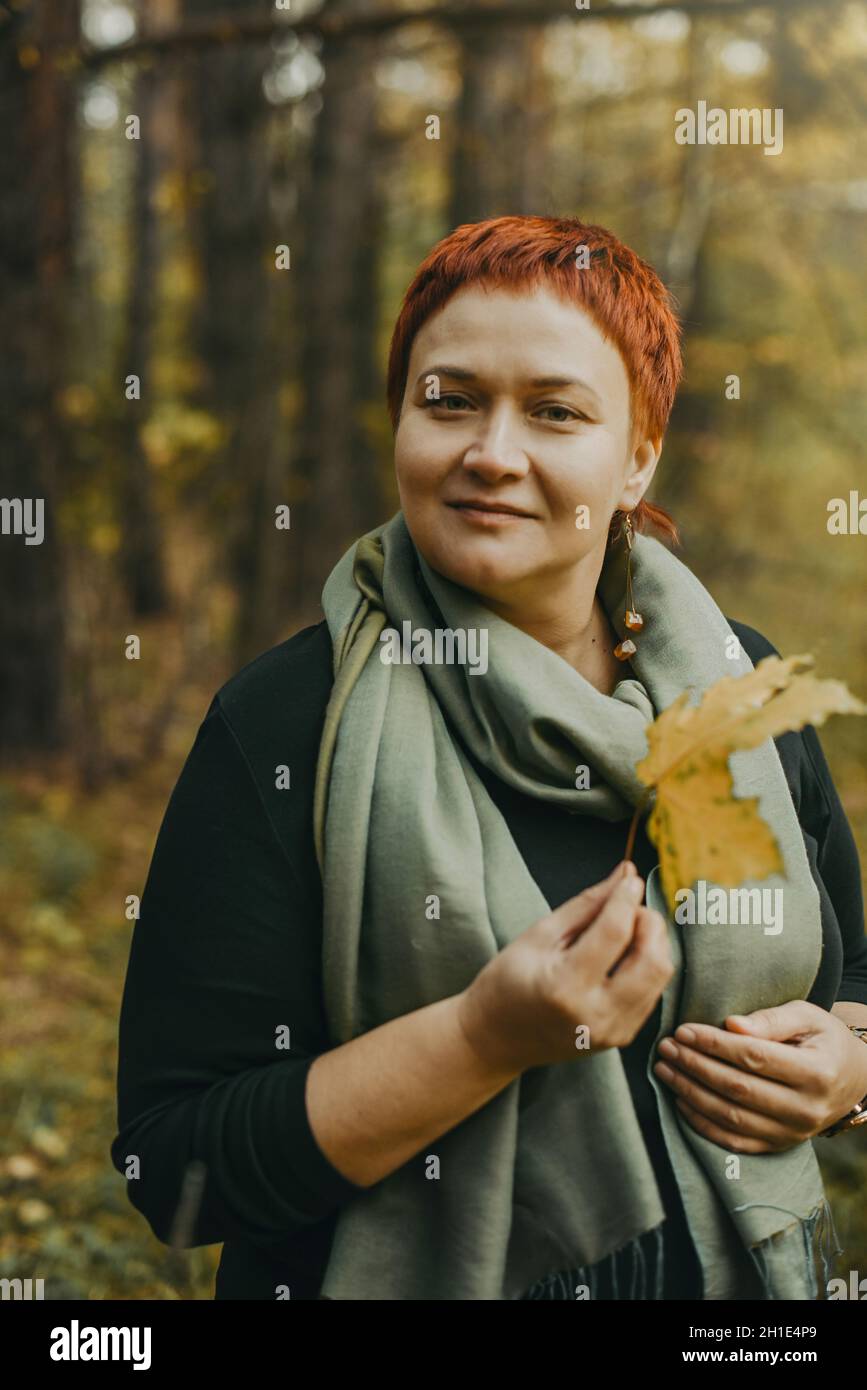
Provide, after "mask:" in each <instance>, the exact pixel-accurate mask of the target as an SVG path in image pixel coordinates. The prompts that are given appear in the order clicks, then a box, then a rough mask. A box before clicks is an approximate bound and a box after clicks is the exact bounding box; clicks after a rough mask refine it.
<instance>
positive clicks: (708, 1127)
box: [653, 999, 867, 1154]
mask: <svg viewBox="0 0 867 1390" xmlns="http://www.w3.org/2000/svg"><path fill="white" fill-rule="evenodd" d="M725 1024H726V1026H725V1028H715V1027H713V1026H712V1025H711V1024H709V1023H684V1024H681V1025H680V1027H679V1028H677V1029H676V1030H675V1033H674V1038H673V1039H671V1038H665V1039H663V1041H662V1042H661V1043H660V1044H659V1056H660V1061H659V1062H658V1063H657V1064H656V1065H655V1066H654V1068H653V1070H654V1073H655V1074H656V1076H657V1077H658V1079H659V1080H660V1081H662V1082H664V1084H665V1085H667V1086H669V1087H671V1089H672V1090H673V1091H674V1092H676V1100H675V1103H676V1105H677V1107H678V1109H679V1110H680V1113H681V1115H683V1117H684V1119H685V1120H687V1121H688V1122H689V1124H690V1125H691V1126H692V1127H693V1129H695V1130H697V1131H698V1133H699V1134H703V1135H704V1136H705V1138H707V1139H710V1140H712V1141H713V1143H715V1144H719V1145H721V1146H722V1147H723V1148H725V1149H730V1150H736V1151H738V1152H740V1153H748V1154H758V1153H772V1152H775V1151H777V1150H780V1149H788V1148H791V1147H792V1146H793V1145H794V1144H800V1143H802V1142H803V1141H804V1140H805V1139H810V1138H812V1137H813V1135H816V1134H818V1133H820V1131H821V1130H823V1129H827V1127H828V1126H829V1125H831V1124H833V1123H834V1122H835V1121H836V1120H839V1119H842V1117H843V1116H844V1115H846V1114H848V1112H849V1111H850V1110H851V1109H852V1107H853V1106H854V1105H856V1104H857V1103H858V1101H860V1100H863V1098H864V1095H865V1094H867V1047H865V1045H864V1043H863V1042H862V1041H861V1040H860V1038H857V1037H856V1036H855V1034H854V1033H852V1032H851V1031H850V1030H849V1028H848V1027H847V1026H846V1024H845V1023H844V1022H843V1020H842V1019H840V1018H838V1017H837V1016H836V1015H835V1014H832V1013H828V1011H827V1010H826V1009H820V1008H819V1007H818V1005H816V1004H808V1003H807V1001H806V1000H805V999H792V1000H790V1002H789V1003H788V1004H780V1005H778V1006H777V1007H776V1008H772V1009H758V1010H757V1011H756V1012H755V1013H752V1014H745V1015H740V1014H730V1015H729V1017H728V1018H727V1019H726V1020H725ZM690 1034H691V1035H692V1036H690Z"/></svg>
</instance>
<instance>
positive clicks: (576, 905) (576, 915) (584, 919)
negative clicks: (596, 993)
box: [547, 859, 637, 946]
mask: <svg viewBox="0 0 867 1390" xmlns="http://www.w3.org/2000/svg"><path fill="white" fill-rule="evenodd" d="M636 873H637V870H636V868H635V865H634V864H633V863H632V860H631V859H622V860H621V861H620V863H619V864H617V865H615V867H614V868H613V869H612V870H611V873H610V874H609V875H608V877H607V878H603V879H602V880H601V881H600V882H599V883H594V884H592V885H591V886H590V887H589V888H585V889H584V890H583V891H582V892H581V893H576V894H575V896H574V897H572V898H567V899H566V901H565V902H564V903H561V904H560V906H559V907H557V908H555V909H554V911H553V912H552V913H551V914H550V916H549V917H548V919H547V920H548V924H549V926H550V928H551V931H552V932H553V934H554V935H555V936H556V935H558V934H559V933H561V932H562V933H563V935H564V942H563V944H564V945H567V946H568V945H571V942H572V940H573V939H574V936H575V935H577V933H578V932H579V931H581V930H583V928H584V927H586V926H587V924H588V923H589V922H592V921H593V919H594V918H595V917H596V916H597V914H598V913H599V911H600V910H601V908H602V907H603V906H604V904H605V903H606V902H607V901H608V899H609V897H610V896H611V894H612V893H613V891H614V889H615V888H616V887H617V884H618V883H622V882H623V880H624V879H628V878H634V877H635V875H636ZM567 938H568V939H567Z"/></svg>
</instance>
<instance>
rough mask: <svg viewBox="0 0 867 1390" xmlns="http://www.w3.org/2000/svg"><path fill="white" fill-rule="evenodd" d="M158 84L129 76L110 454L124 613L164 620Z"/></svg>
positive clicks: (153, 75)
mask: <svg viewBox="0 0 867 1390" xmlns="http://www.w3.org/2000/svg"><path fill="white" fill-rule="evenodd" d="M158 83H159V76H158V74H157V72H156V71H155V70H154V68H152V67H151V66H150V65H148V66H146V67H144V68H142V69H140V70H139V71H138V73H137V74H136V80H135V88H134V94H133V99H132V108H131V113H130V114H133V113H134V114H135V115H137V116H138V118H139V121H140V123H141V128H140V132H139V139H138V140H133V141H130V144H131V146H132V151H133V158H134V160H135V171H134V174H133V191H132V197H131V199H130V209H129V230H128V239H129V250H130V255H129V267H130V269H129V284H128V287H127V302H126V318H125V323H124V326H123V330H122V332H121V341H120V345H119V348H118V369H117V372H116V375H115V390H116V391H117V392H118V393H119V401H120V405H121V409H120V411H119V420H118V438H117V450H116V457H117V459H118V460H119V467H120V469H121V479H120V489H119V497H118V502H119V509H120V529H121V535H122V537H123V542H122V545H121V547H120V557H119V564H120V572H121V576H122V579H123V583H124V587H125V589H126V593H127V597H128V600H129V604H130V607H131V609H132V612H133V613H134V614H135V615H136V616H137V617H148V616H151V615H153V614H157V613H163V612H165V610H166V608H167V607H168V593H167V590H166V582H165V571H164V562H163V536H162V524H161V521H160V517H159V513H158V511H157V509H156V506H155V503H154V497H153V480H152V478H151V470H150V463H149V461H148V457H147V454H146V453H145V450H144V446H143V443H142V430H143V428H144V425H145V423H146V421H147V418H148V415H149V413H150V407H151V402H152V401H153V398H154V390H155V387H154V382H153V379H152V375H151V372H150V365H151V349H152V328H153V319H154V316H155V308H156V303H157V289H158V287H157V279H158V273H159V253H158V246H157V241H158V227H157V221H156V217H155V215H154V209H153V192H154V179H155V169H156V132H155V129H154V124H155V120H156V113H157V110H158V100H157V95H158ZM130 374H135V375H136V376H138V378H139V380H140V382H141V397H140V399H138V400H127V399H126V395H125V389H124V383H125V381H126V378H127V377H128V376H129V375H130Z"/></svg>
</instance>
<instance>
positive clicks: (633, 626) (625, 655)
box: [614, 512, 644, 661]
mask: <svg viewBox="0 0 867 1390" xmlns="http://www.w3.org/2000/svg"><path fill="white" fill-rule="evenodd" d="M623 531H624V534H625V536H626V545H627V556H626V614H625V616H624V619H623V621H624V623H625V624H626V626H627V627H628V628H629V630H630V632H640V631H641V629H642V628H643V627H644V619H643V618H642V616H641V614H640V613H638V612H636V609H635V600H634V598H633V597H632V544H633V541H634V539H635V535H634V532H633V529H632V513H631V512H627V513H626V516H625V517H624V520H623ZM637 651H638V648H637V647H636V645H635V643H634V642H633V640H632V638H631V637H626V638H624V640H623V641H622V642H618V643H617V646H616V647H615V648H614V655H615V656H616V657H617V660H618V661H628V660H629V658H630V657H631V656H634V655H635V653H636V652H637Z"/></svg>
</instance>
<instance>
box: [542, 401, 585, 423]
mask: <svg viewBox="0 0 867 1390" xmlns="http://www.w3.org/2000/svg"><path fill="white" fill-rule="evenodd" d="M541 409H542V410H543V411H546V410H559V411H560V412H561V414H560V418H559V419H557V420H555V421H554V424H555V425H561V424H563V425H565V424H566V422H567V420H583V419H584V416H583V415H579V414H578V412H577V411H575V410H570V408H569V406H566V405H543V406H542V407H541Z"/></svg>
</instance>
